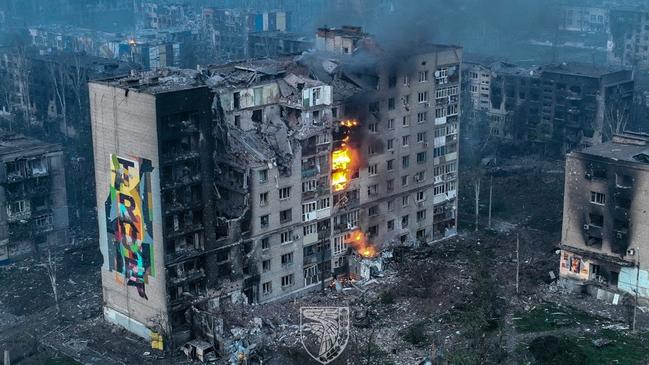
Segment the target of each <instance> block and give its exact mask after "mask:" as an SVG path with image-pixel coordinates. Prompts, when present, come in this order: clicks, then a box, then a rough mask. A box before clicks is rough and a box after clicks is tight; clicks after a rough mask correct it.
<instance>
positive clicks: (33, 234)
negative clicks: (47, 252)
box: [0, 132, 68, 263]
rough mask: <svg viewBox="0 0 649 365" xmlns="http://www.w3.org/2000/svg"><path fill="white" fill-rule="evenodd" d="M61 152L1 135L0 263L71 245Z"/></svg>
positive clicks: (21, 139)
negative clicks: (68, 242) (45, 248)
mask: <svg viewBox="0 0 649 365" xmlns="http://www.w3.org/2000/svg"><path fill="white" fill-rule="evenodd" d="M65 186H66V185H65V171H64V158H63V151H62V148H61V146H59V145H55V144H49V143H44V142H41V141H38V140H36V139H33V138H28V137H25V136H22V135H18V134H13V133H7V132H2V133H1V134H0V202H1V204H0V205H1V206H2V207H3V209H0V227H2V229H0V263H1V262H3V261H6V260H9V259H10V258H12V257H19V256H21V255H25V254H29V253H34V254H36V253H38V252H39V249H41V248H42V247H43V246H48V247H51V246H59V245H63V244H65V243H67V242H66V240H67V231H68V206H67V200H66V191H65Z"/></svg>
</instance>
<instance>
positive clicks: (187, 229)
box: [165, 222, 203, 238]
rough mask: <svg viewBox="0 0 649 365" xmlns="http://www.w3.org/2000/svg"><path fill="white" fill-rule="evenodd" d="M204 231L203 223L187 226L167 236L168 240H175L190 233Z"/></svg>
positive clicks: (172, 231)
mask: <svg viewBox="0 0 649 365" xmlns="http://www.w3.org/2000/svg"><path fill="white" fill-rule="evenodd" d="M201 230H203V224H202V223H200V222H199V223H194V224H186V225H184V226H183V227H181V228H180V229H178V230H171V231H170V232H169V233H167V234H165V237H166V238H174V237H178V236H182V235H186V234H188V233H194V232H197V231H201Z"/></svg>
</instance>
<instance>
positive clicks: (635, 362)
mask: <svg viewBox="0 0 649 365" xmlns="http://www.w3.org/2000/svg"><path fill="white" fill-rule="evenodd" d="M647 335H649V333H638V334H633V333H628V332H622V331H614V330H602V331H601V332H600V333H599V334H598V335H591V336H586V337H575V338H574V340H575V342H576V343H577V344H578V345H579V347H580V348H581V349H582V350H583V351H584V353H585V354H586V358H587V359H588V364H593V365H600V364H601V365H604V364H619V365H640V364H647V361H649V347H648V346H647V341H646V338H647ZM595 339H606V340H609V341H611V343H609V344H607V345H604V346H601V347H597V346H595V345H594V344H593V340H595Z"/></svg>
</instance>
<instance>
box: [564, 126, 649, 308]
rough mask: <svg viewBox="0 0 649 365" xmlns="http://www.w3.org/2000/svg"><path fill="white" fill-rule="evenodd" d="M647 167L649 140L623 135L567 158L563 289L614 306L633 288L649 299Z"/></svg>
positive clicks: (638, 136)
mask: <svg viewBox="0 0 649 365" xmlns="http://www.w3.org/2000/svg"><path fill="white" fill-rule="evenodd" d="M648 163H649V136H647V135H640V134H635V133H628V132H627V133H625V134H621V135H615V136H614V137H613V140H612V141H610V142H606V143H603V144H600V145H597V146H593V147H589V148H587V149H585V150H583V151H581V152H571V153H569V154H568V155H567V158H566V180H565V196H564V211H563V232H562V239H561V258H560V276H561V278H562V282H563V283H564V284H565V285H566V286H567V287H569V288H572V289H574V290H575V291H579V292H588V293H591V294H592V295H593V296H596V297H597V298H601V299H605V300H608V301H612V302H615V303H616V304H617V303H621V302H622V301H621V299H620V297H621V296H622V295H632V296H633V295H635V292H636V290H638V294H639V296H640V297H641V298H644V300H646V299H647V298H649V279H648V269H647V265H648V263H647V262H648V261H647V260H649V245H648V244H647V241H646V237H647V235H648V234H649V226H648V225H647V223H646V210H647V206H648V204H649V201H648V200H647V197H646V194H645V192H646V191H647V189H649V186H648V184H649V164H648ZM638 267H639V273H638V271H637V270H638V269H637V268H638Z"/></svg>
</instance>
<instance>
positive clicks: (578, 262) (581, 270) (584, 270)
mask: <svg viewBox="0 0 649 365" xmlns="http://www.w3.org/2000/svg"><path fill="white" fill-rule="evenodd" d="M588 266H589V265H588V263H587V262H585V261H584V259H582V258H581V257H580V256H577V255H575V254H572V253H570V252H567V251H562V253H561V271H563V272H569V273H572V274H574V275H579V276H580V277H583V278H584V279H588V275H589V273H590V270H589V267H588Z"/></svg>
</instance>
